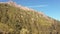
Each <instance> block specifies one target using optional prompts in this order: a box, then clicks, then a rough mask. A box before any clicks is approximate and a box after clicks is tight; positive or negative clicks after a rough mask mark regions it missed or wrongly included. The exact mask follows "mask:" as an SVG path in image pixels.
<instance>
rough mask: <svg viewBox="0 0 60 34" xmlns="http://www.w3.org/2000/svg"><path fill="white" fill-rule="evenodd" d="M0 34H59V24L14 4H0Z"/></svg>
mask: <svg viewBox="0 0 60 34" xmlns="http://www.w3.org/2000/svg"><path fill="white" fill-rule="evenodd" d="M0 34H60V22H59V21H57V20H54V19H52V18H50V17H48V16H46V15H44V14H43V13H42V12H37V11H35V10H32V9H30V8H26V7H22V6H20V5H16V4H15V3H14V4H13V3H0Z"/></svg>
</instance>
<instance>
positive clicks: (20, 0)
mask: <svg viewBox="0 0 60 34" xmlns="http://www.w3.org/2000/svg"><path fill="white" fill-rule="evenodd" d="M7 1H8V0H0V2H7ZM13 1H14V2H16V3H17V4H20V5H23V6H26V7H29V8H32V9H35V10H38V11H41V12H43V13H45V14H46V15H48V16H50V17H52V18H55V19H57V20H60V0H13Z"/></svg>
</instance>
